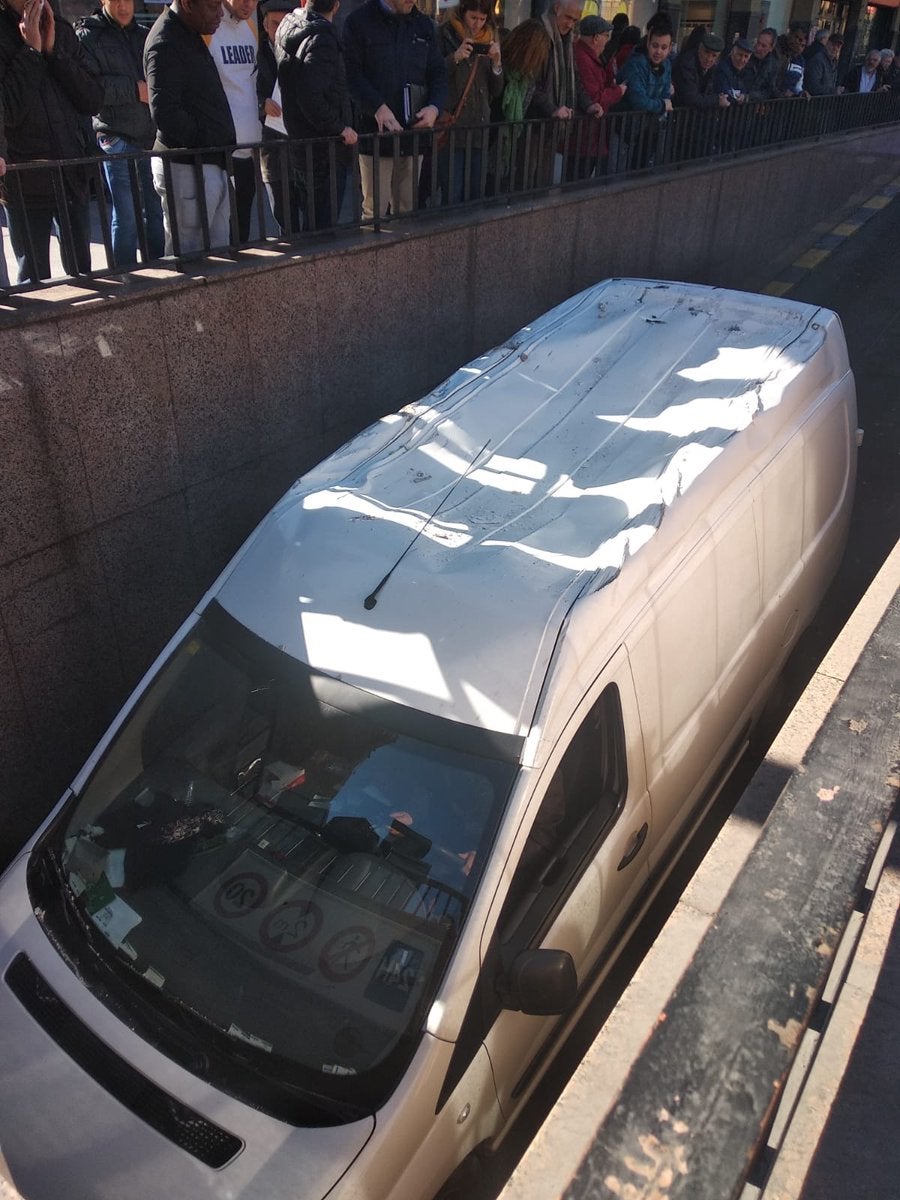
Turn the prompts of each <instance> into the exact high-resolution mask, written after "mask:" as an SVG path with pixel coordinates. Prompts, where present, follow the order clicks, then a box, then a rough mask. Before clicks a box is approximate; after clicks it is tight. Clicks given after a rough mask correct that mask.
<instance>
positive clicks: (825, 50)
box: [803, 33, 844, 96]
mask: <svg viewBox="0 0 900 1200" xmlns="http://www.w3.org/2000/svg"><path fill="white" fill-rule="evenodd" d="M843 44H844V39H843V38H842V37H841V35H840V34H839V33H833V34H831V36H830V37H828V38H827V40H826V41H824V42H823V41H820V40H819V39H818V38H817V39H816V40H815V41H814V42H813V43H812V45H811V46H810V47H809V48H808V49H807V51H806V70H805V73H804V76H803V86H804V89H805V90H806V92H807V93H808V94H809V95H810V96H834V95H835V94H836V93H837V65H838V57H839V56H840V53H841V46H843Z"/></svg>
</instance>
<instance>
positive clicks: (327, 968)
mask: <svg viewBox="0 0 900 1200" xmlns="http://www.w3.org/2000/svg"><path fill="white" fill-rule="evenodd" d="M374 949H375V934H374V933H373V932H372V930H371V929H367V928H366V926H365V925H354V926H351V927H350V928H349V929H342V930H341V931H340V932H339V933H336V934H335V935H334V936H333V937H331V938H329V939H328V941H327V942H326V943H325V945H324V946H323V947H322V952H321V954H320V955H319V970H320V971H321V972H322V974H323V975H324V976H325V978H326V979H330V980H331V981H332V983H344V982H345V980H347V979H352V978H353V977H354V976H355V975H358V974H359V973H360V971H363V970H365V968H366V967H367V966H368V964H369V960H370V959H371V957H372V953H373V951H374Z"/></svg>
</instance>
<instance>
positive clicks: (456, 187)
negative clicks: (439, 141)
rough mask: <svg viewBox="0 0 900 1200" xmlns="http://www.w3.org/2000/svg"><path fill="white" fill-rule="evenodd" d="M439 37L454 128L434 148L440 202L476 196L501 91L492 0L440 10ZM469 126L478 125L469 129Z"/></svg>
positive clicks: (462, 2)
mask: <svg viewBox="0 0 900 1200" xmlns="http://www.w3.org/2000/svg"><path fill="white" fill-rule="evenodd" d="M440 38H441V49H442V51H443V54H444V61H445V62H446V64H447V75H448V79H449V83H450V94H449V98H448V101H447V111H448V113H450V115H451V119H452V126H451V127H452V128H454V129H456V132H455V133H454V134H453V135H451V136H450V137H449V138H448V139H447V141H446V142H445V144H444V145H443V146H442V147H441V148H440V150H439V152H438V179H439V181H440V185H441V191H442V193H443V197H444V203H445V204H448V203H449V204H459V203H460V202H461V201H463V200H477V199H479V197H480V196H481V190H482V187H481V175H482V157H483V152H484V150H485V149H486V148H487V136H488V133H487V126H488V125H489V124H490V120H491V102H492V101H494V100H496V99H497V98H498V97H499V96H500V95H501V93H502V91H503V65H502V62H501V58H500V42H499V39H498V36H497V29H496V26H495V25H494V19H493V15H492V11H491V0H460V4H459V7H458V8H454V9H450V11H449V12H448V13H447V15H446V16H445V18H444V21H443V23H442V25H441V31H440ZM472 126H481V127H482V129H480V130H475V131H473V130H472V129H471V127H472ZM451 146H452V152H451ZM467 166H468V173H469V186H468V187H466V167H467Z"/></svg>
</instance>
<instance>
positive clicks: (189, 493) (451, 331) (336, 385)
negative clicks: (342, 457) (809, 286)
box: [0, 127, 900, 861]
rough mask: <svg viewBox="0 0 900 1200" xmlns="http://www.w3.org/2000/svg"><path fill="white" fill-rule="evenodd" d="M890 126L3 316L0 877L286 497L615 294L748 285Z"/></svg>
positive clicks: (881, 152)
mask: <svg viewBox="0 0 900 1200" xmlns="http://www.w3.org/2000/svg"><path fill="white" fill-rule="evenodd" d="M898 151H900V132H898V131H897V130H896V128H893V127H892V128H889V129H882V130H875V131H872V132H870V133H864V134H858V135H852V136H848V137H846V138H843V139H840V140H837V141H835V140H832V141H830V142H827V143H823V144H821V145H810V146H805V147H802V148H799V149H798V148H792V149H790V150H785V151H780V152H776V153H773V154H769V155H767V156H764V157H760V158H758V159H754V160H745V161H741V162H732V163H722V164H721V165H718V166H714V167H709V168H703V167H698V168H693V169H690V170H686V171H684V172H683V173H679V174H678V175H676V176H674V177H672V178H668V179H648V180H640V181H632V182H629V183H623V184H616V185H613V186H610V187H605V188H602V189H598V190H597V191H588V192H586V193H585V192H581V193H578V194H572V193H570V194H568V195H565V196H557V197H552V198H548V199H546V200H543V201H541V202H539V203H535V204H533V205H525V206H522V207H517V208H510V209H496V210H489V211H488V212H487V213H485V214H483V217H482V216H480V218H479V220H478V221H475V220H472V219H471V218H469V219H459V218H456V219H452V220H451V219H450V218H445V219H443V220H435V221H433V222H429V223H428V224H427V226H426V225H425V224H424V223H420V224H415V225H413V226H411V227H409V230H408V231H407V232H402V231H400V230H399V229H398V230H397V231H390V232H387V233H382V234H373V233H369V232H366V233H362V232H361V233H354V234H348V235H347V236H346V238H344V239H342V240H340V241H335V242H331V243H326V244H323V245H322V246H318V247H316V248H315V249H314V250H313V251H311V252H307V253H298V254H292V255H283V254H280V253H275V252H274V251H270V250H258V251H248V252H245V253H244V254H242V255H241V256H240V260H239V261H236V262H222V263H220V264H216V265H213V266H205V267H204V274H203V275H202V276H200V275H198V276H195V277H190V276H185V275H176V274H174V273H171V272H165V271H156V270H147V271H144V272H138V273H137V275H136V276H135V277H133V278H131V279H128V280H123V279H111V280H109V281H103V280H101V281H95V282H94V284H92V285H91V287H90V288H80V287H79V288H75V287H69V286H66V287H60V288H55V289H51V290H49V291H45V292H41V293H36V294H35V295H34V296H32V297H14V298H11V299H9V298H8V299H7V300H5V301H3V302H2V303H0V444H2V446H3V447H4V468H3V473H2V479H0V861H4V860H5V859H6V858H7V857H8V856H9V855H10V854H11V852H12V851H14V850H15V848H16V847H17V845H18V844H19V843H20V842H21V841H22V840H24V838H25V836H26V835H27V834H28V833H29V832H30V831H31V830H32V829H33V828H34V827H35V826H36V824H37V823H38V822H39V821H40V820H41V819H42V818H43V816H44V815H45V814H46V813H47V811H49V809H50V807H51V806H52V804H53V803H54V801H55V799H56V797H57V795H58V793H59V791H60V790H61V788H62V787H63V786H64V785H65V783H66V781H67V780H68V779H69V778H70V777H71V775H72V774H73V773H74V771H75V770H76V769H77V767H78V765H79V764H80V762H81V761H82V760H83V758H84V756H85V755H86V754H87V752H88V751H89V750H90V748H91V746H92V744H93V743H94V741H95V740H96V738H97V737H98V735H99V734H100V733H101V732H102V730H103V728H104V727H105V725H106V723H107V722H108V721H109V719H110V718H111V716H112V715H113V714H114V713H115V711H116V709H117V708H118V706H119V705H120V704H121V702H122V700H123V699H124V697H125V695H126V694H127V692H128V690H129V688H130V687H131V686H133V684H134V683H135V681H136V680H137V679H138V678H139V677H140V675H141V673H142V671H143V670H144V669H145V668H146V666H147V664H148V663H149V662H150V660H151V659H152V657H153V655H154V654H155V653H156V652H157V651H158V650H159V648H160V647H161V646H162V644H163V643H164V642H165V640H166V638H167V637H168V636H169V635H170V634H171V632H172V631H173V630H174V629H175V628H176V627H177V625H178V623H179V622H180V621H181V620H182V619H183V618H184V616H185V615H186V614H187V612H188V611H189V610H190V608H191V606H192V604H193V603H194V602H195V601H196V599H197V598H198V597H199V595H200V594H201V592H202V591H203V589H204V587H205V586H206V585H207V584H208V583H209V582H210V581H211V579H212V578H213V577H214V575H215V573H216V572H217V571H218V569H219V568H220V567H221V566H222V565H223V563H224V562H225V561H227V559H228V557H229V556H230V554H231V553H232V551H233V550H234V549H235V548H236V547H237V545H238V544H239V543H240V541H241V540H242V539H243V537H244V536H245V535H246V534H247V533H248V532H249V531H250V529H251V528H252V527H253V525H254V524H255V523H256V521H257V520H258V519H259V518H260V517H261V516H262V515H263V513H265V511H266V510H267V509H268V508H269V507H270V506H271V504H272V503H273V502H274V500H275V499H276V498H277V497H278V496H279V495H280V494H281V493H282V492H283V490H284V489H285V488H286V487H287V486H288V485H289V484H290V482H291V481H292V480H293V479H294V478H296V477H297V475H299V474H301V473H302V472H303V471H304V470H305V469H306V468H308V467H309V466H310V465H312V464H313V463H315V462H317V461H318V460H319V459H320V458H322V457H323V456H324V455H325V454H326V453H328V452H329V451H330V450H331V449H332V448H334V447H335V446H336V445H339V444H340V443H341V442H342V441H344V440H345V439H346V437H348V436H349V435H350V434H351V433H353V432H355V431H356V430H357V429H359V428H361V427H362V426H364V425H365V424H367V423H368V422H369V421H371V420H373V419H375V418H377V417H378V416H380V415H381V414H383V413H385V412H388V411H391V410H392V409H395V408H397V407H398V406H400V405H401V404H403V403H405V402H407V401H409V400H412V399H414V398H416V397H418V396H420V395H422V394H423V393H424V392H426V391H427V390H428V389H429V388H430V387H431V386H433V385H434V384H436V383H438V382H439V381H440V380H441V379H442V378H444V377H445V376H446V375H447V374H449V372H450V371H451V370H452V369H454V368H455V367H456V366H458V365H459V364H460V363H461V362H464V361H466V360H467V359H469V358H471V357H473V356H474V355H475V354H477V353H479V352H480V351H482V350H484V349H486V348H488V347H490V346H492V345H494V344H496V343H497V342H499V341H501V340H502V339H503V338H505V337H506V336H508V335H509V334H510V333H511V332H513V331H514V330H516V329H517V328H519V327H520V326H522V325H524V324H525V323H526V322H527V321H529V320H531V319H532V318H533V317H534V316H536V315H537V314H539V313H541V312H543V311H544V310H546V309H547V308H549V307H550V306H552V305H553V304H556V303H558V302H559V301H561V300H563V299H565V298H566V297H568V296H570V295H572V294H574V293H575V292H577V291H579V290H581V289H582V288H583V287H586V286H588V285H589V284H591V283H594V282H596V281H597V280H599V279H602V278H604V277H606V276H610V275H638V276H642V275H645V276H652V277H659V278H675V279H677V278H683V279H686V280H690V281H696V282H701V283H712V284H719V285H722V286H729V287H743V288H749V289H754V288H759V287H761V286H762V285H763V284H764V283H765V282H766V281H767V280H769V279H772V278H774V277H775V276H776V274H777V270H778V266H779V264H780V263H782V262H785V261H790V259H791V257H793V255H794V254H795V253H796V252H797V251H798V250H799V249H801V248H803V247H805V246H808V245H811V244H812V242H813V241H815V238H816V236H817V235H818V233H819V232H821V231H823V230H824V229H826V228H830V227H831V226H832V225H833V224H834V223H835V222H836V221H838V220H839V219H840V217H841V214H842V213H843V212H844V211H846V210H847V208H848V207H849V206H850V205H852V204H854V203H858V202H859V200H860V198H861V197H862V198H864V197H865V196H866V195H869V194H870V193H871V192H872V191H873V190H874V189H875V188H876V187H878V186H880V185H882V184H883V183H884V182H885V181H886V180H887V179H889V178H892V177H893V176H894V175H895V174H896V173H897V170H898V157H897V156H898Z"/></svg>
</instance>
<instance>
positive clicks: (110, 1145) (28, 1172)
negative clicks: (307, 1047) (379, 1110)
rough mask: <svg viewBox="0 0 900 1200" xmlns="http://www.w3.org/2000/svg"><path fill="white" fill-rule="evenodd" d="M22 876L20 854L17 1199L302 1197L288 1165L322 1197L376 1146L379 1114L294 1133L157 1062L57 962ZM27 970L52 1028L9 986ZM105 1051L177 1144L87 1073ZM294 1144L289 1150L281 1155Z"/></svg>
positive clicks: (9, 1091)
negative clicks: (216, 1163)
mask: <svg viewBox="0 0 900 1200" xmlns="http://www.w3.org/2000/svg"><path fill="white" fill-rule="evenodd" d="M24 873H25V860H24V859H21V860H19V862H18V863H17V864H16V865H15V866H14V867H13V868H12V869H11V870H10V871H9V872H7V874H6V876H5V877H4V879H3V881H2V883H0V946H2V951H0V954H2V958H0V979H2V982H0V1028H2V1029H3V1032H4V1054H3V1060H2V1062H0V1089H2V1093H3V1095H4V1096H6V1097H7V1098H9V1099H11V1100H14V1103H9V1104H8V1105H6V1106H5V1110H4V1128H3V1138H4V1140H3V1145H2V1146H0V1152H2V1154H3V1155H4V1156H5V1159H6V1163H7V1169H8V1171H9V1174H10V1175H11V1177H12V1182H13V1183H14V1184H15V1186H16V1187H17V1188H19V1189H20V1190H21V1192H22V1193H23V1195H25V1196H27V1197H28V1198H29V1200H57V1198H58V1197H59V1196H62V1195H66V1194H67V1193H68V1192H69V1190H70V1188H71V1181H72V1180H73V1179H74V1180H78V1181H80V1183H79V1193H78V1195H79V1200H122V1197H123V1196H127V1197H128V1198H129V1200H159V1197H160V1196H165V1197H167V1200H201V1198H203V1197H210V1198H216V1200H297V1195H298V1190H297V1186H298V1185H297V1176H296V1165H297V1164H298V1163H302V1164H303V1193H302V1194H303V1197H304V1200H317V1198H318V1197H324V1196H325V1195H326V1194H327V1193H328V1192H329V1191H330V1190H331V1189H332V1188H333V1187H334V1185H335V1184H336V1183H337V1181H338V1180H339V1179H340V1178H341V1176H342V1175H343V1174H344V1173H345V1172H346V1171H347V1169H348V1168H349V1167H350V1165H351V1163H352V1162H353V1161H354V1159H355V1158H356V1157H357V1156H358V1155H359V1153H360V1151H361V1150H362V1149H363V1147H364V1146H365V1144H366V1142H367V1141H368V1140H369V1138H370V1137H371V1135H372V1132H373V1130H374V1127H375V1120H374V1118H373V1117H368V1118H365V1119H363V1120H359V1121H356V1122H354V1123H352V1124H348V1125H343V1126H340V1127H335V1128H322V1129H297V1128H293V1127H292V1126H289V1125H286V1124H284V1123H282V1122H279V1121H276V1120H274V1119H272V1118H270V1117H267V1116H265V1115H264V1114H262V1113H259V1112H257V1111H255V1110H254V1109H252V1108H249V1107H247V1106H245V1105H242V1104H240V1103H239V1102H238V1101H235V1100H232V1099H231V1098H230V1097H227V1096H224V1095H222V1094H221V1093H219V1092H216V1091H215V1090H213V1089H211V1088H209V1087H208V1086H207V1085H205V1084H204V1083H203V1082H202V1081H201V1080H198V1079H197V1078H195V1077H194V1076H192V1075H190V1074H188V1073H187V1072H185V1071H183V1070H182V1069H181V1068H179V1067H178V1066H177V1065H176V1064H174V1063H173V1062H171V1061H170V1060H168V1059H166V1058H164V1057H163V1056H162V1055H160V1054H159V1053H157V1052H156V1051H155V1050H154V1049H153V1048H152V1047H150V1046H149V1045H147V1044H146V1043H145V1042H143V1041H142V1040H140V1039H139V1038H138V1037H136V1035H135V1034H134V1033H133V1032H132V1031H131V1030H129V1029H128V1028H127V1027H126V1026H124V1025H123V1024H122V1023H121V1022H119V1021H118V1020H117V1019H116V1018H115V1017H114V1016H113V1015H112V1014H111V1013H110V1012H109V1011H108V1010H107V1009H106V1008H105V1007H104V1006H103V1005H102V1004H101V1003H100V1002H99V1001H98V1000H97V999H96V998H95V997H94V996H92V995H91V994H90V993H89V992H88V991H87V990H86V989H85V988H84V986H83V985H82V984H81V982H80V981H79V980H78V979H77V977H76V976H75V975H74V974H73V973H72V972H71V971H70V969H69V968H68V966H66V964H65V963H64V962H63V961H62V960H61V959H60V958H59V956H58V955H57V953H56V951H55V950H54V949H53V947H52V946H51V945H50V943H49V942H48V940H47V938H46V936H45V934H44V933H43V931H42V930H41V928H40V926H39V925H38V923H37V921H36V920H35V918H34V916H33V914H32V912H31V907H30V905H29V904H28V899H27V895H28V893H27V889H26V887H25V880H24ZM23 964H24V966H23ZM23 972H24V973H25V974H26V977H27V973H28V972H31V973H32V975H34V976H36V977H37V979H38V980H39V981H41V982H40V983H39V985H38V987H39V999H40V1000H43V1001H46V999H47V997H48V996H52V995H53V994H55V996H56V997H57V998H58V1003H57V1004H55V1005H54V1006H53V1011H54V1012H55V1017H56V1023H55V1024H53V1025H51V1026H50V1031H49V1032H48V1030H47V1029H45V1028H44V1027H43V1026H42V1024H41V1023H40V1021H41V1012H42V1009H41V1005H40V1004H36V1003H33V1002H32V1001H31V1000H30V999H28V998H27V996H26V998H25V1000H24V1001H23V997H22V994H21V993H22V989H21V987H20V986H19V985H18V983H17V980H20V979H21V978H22V977H23ZM13 987H15V988H16V991H17V992H19V993H20V994H18V995H17V994H16V993H15V992H14V991H13ZM45 1023H46V1022H45ZM64 1026H65V1028H66V1033H67V1034H71V1032H72V1030H73V1029H74V1030H75V1031H76V1032H77V1031H78V1030H81V1031H83V1032H82V1033H81V1035H80V1037H79V1038H78V1039H77V1040H76V1042H75V1043H72V1042H71V1041H70V1042H69V1043H68V1044H69V1045H70V1046H71V1045H73V1044H75V1045H77V1047H78V1048H77V1053H78V1054H79V1057H80V1058H81V1065H79V1063H76V1061H75V1060H74V1058H72V1057H70V1055H69V1054H68V1053H66V1052H64V1051H63V1050H62V1049H61V1048H60V1046H59V1045H58V1044H57V1041H56V1040H55V1038H56V1037H58V1036H60V1030H61V1029H62V1028H63V1027H64ZM95 1037H98V1038H99V1041H98V1042H97V1043H96V1044H95V1043H94V1038H95ZM104 1054H105V1055H106V1056H107V1060H108V1061H112V1062H113V1064H114V1063H115V1062H119V1063H121V1064H122V1065H123V1067H124V1069H125V1070H127V1069H128V1068H129V1066H130V1067H133V1068H135V1069H136V1071H137V1072H138V1073H139V1075H140V1076H141V1077H143V1079H144V1080H145V1085H146V1090H145V1091H142V1090H141V1089H135V1090H134V1091H133V1092H132V1099H133V1102H134V1105H135V1106H136V1107H138V1108H139V1109H141V1110H142V1111H143V1112H144V1113H145V1114H148V1115H149V1117H150V1119H153V1120H155V1119H156V1117H157V1116H158V1115H159V1114H160V1109H162V1116H163V1118H165V1119H166V1120H170V1119H171V1118H172V1116H173V1112H174V1117H175V1123H176V1124H179V1123H180V1125H181V1131H182V1133H183V1134H184V1135H185V1136H183V1137H182V1138H181V1140H182V1143H183V1144H182V1145H176V1144H174V1143H173V1142H172V1141H171V1140H169V1139H168V1138H167V1137H165V1136H163V1134H161V1133H159V1132H157V1130H156V1129H155V1128H153V1127H152V1126H151V1124H150V1123H148V1120H145V1119H142V1117H141V1116H138V1115H137V1114H136V1113H135V1112H133V1111H131V1110H130V1109H129V1108H128V1107H126V1106H125V1105H124V1104H123V1103H121V1102H120V1101H119V1100H117V1099H115V1098H114V1097H113V1096H112V1095H111V1094H110V1093H109V1091H107V1090H106V1089H105V1088H104V1087H103V1086H102V1085H101V1084H100V1083H99V1082H98V1081H97V1079H96V1078H95V1077H94V1075H95V1073H96V1072H94V1071H93V1070H92V1064H94V1063H96V1062H97V1061H99V1059H100V1058H101V1057H103V1055H104ZM176 1097H177V1100H175V1099H174V1098H176ZM168 1098H171V1099H168ZM179 1101H180V1102H181V1105H184V1106H185V1107H181V1105H179V1104H178V1102H179ZM176 1105H177V1106H178V1107H177V1111H175V1106H176ZM73 1114H77V1119H75V1117H74V1116H73ZM185 1114H188V1115H185ZM185 1126H187V1129H186V1130H185ZM216 1131H221V1133H222V1134H223V1135H225V1138H227V1139H228V1141H227V1142H226V1147H227V1148H226V1153H228V1152H229V1151H230V1150H233V1153H232V1155H231V1157H230V1159H229V1160H228V1161H227V1162H225V1164H224V1165H223V1166H220V1167H212V1166H209V1165H206V1163H204V1162H203V1161H201V1160H200V1158H198V1157H197V1156H196V1155H197V1153H200V1154H205V1153H206V1151H207V1150H208V1148H209V1145H210V1144H211V1141H212V1140H213V1139H214V1138H215V1137H216ZM289 1144H292V1145H293V1148H292V1149H291V1150H290V1151H289V1152H288V1153H281V1152H280V1151H281V1150H282V1149H283V1148H287V1147H288V1145H289ZM289 1164H293V1167H294V1169H293V1170H291V1169H290V1168H289ZM86 1180H90V1181H91V1183H90V1191H89V1192H86V1191H85V1190H84V1186H83V1185H84V1181H86Z"/></svg>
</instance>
